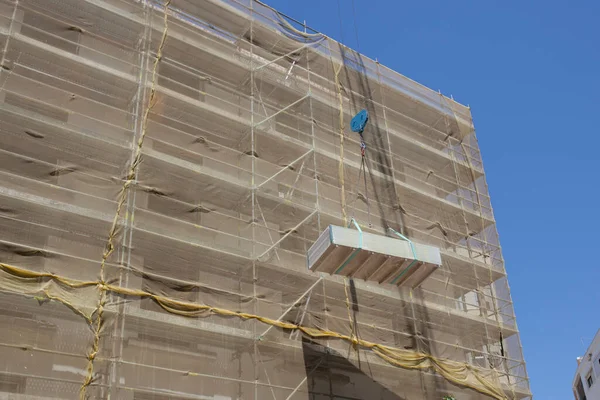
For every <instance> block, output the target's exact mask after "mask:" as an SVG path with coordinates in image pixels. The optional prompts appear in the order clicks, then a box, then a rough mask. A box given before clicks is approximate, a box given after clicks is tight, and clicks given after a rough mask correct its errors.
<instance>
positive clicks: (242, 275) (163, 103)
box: [0, 0, 531, 400]
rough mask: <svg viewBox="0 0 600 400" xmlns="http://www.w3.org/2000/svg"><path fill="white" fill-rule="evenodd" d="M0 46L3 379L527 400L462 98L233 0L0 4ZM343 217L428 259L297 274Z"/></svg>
mask: <svg viewBox="0 0 600 400" xmlns="http://www.w3.org/2000/svg"><path fill="white" fill-rule="evenodd" d="M0 49H1V51H2V52H1V60H0V141H1V143H0V218H1V221H2V229H1V230H0V316H1V319H0V330H1V332H2V335H1V338H2V339H0V397H2V398H27V399H63V398H64V399H68V398H80V399H84V398H90V399H96V398H97V399H108V398H111V399H128V400H134V399H135V400H138V399H140V400H142V399H143V400H158V399H161V400H162V399H218V400H229V399H256V400H259V399H260V400H263V399H274V400H279V399H314V400H324V399H385V400H392V399H408V400H412V399H442V398H444V397H445V396H451V397H453V398H455V399H457V400H458V399H460V400H464V399H485V398H495V399H524V398H529V397H530V396H531V394H530V392H529V384H528V377H527V373H526V370H525V363H524V360H523V355H522V351H521V345H520V340H519V334H518V330H517V325H516V322H515V316H514V311H513V306H512V301H511V297H510V290H509V286H508V281H507V278H506V273H505V269H504V263H503V259H502V254H501V249H500V245H499V241H498V235H497V232H496V227H495V221H494V216H493V213H492V208H491V203H490V199H489V194H488V190H487V185H486V182H485V176H484V171H483V166H482V161H481V155H480V152H479V148H478V145H477V140H476V137H475V132H474V128H473V125H472V119H471V113H470V110H469V108H468V107H465V106H463V105H460V104H458V103H456V102H455V101H454V100H452V99H450V98H447V97H445V96H443V95H442V94H440V93H438V92H434V91H432V90H430V89H427V88H425V87H423V86H421V85H419V84H417V83H415V82H413V81H411V80H410V79H408V78H405V77H403V76H402V75H400V74H398V73H396V72H394V71H392V70H390V69H388V68H386V67H385V66H383V65H380V64H379V63H377V62H375V61H373V60H370V59H368V58H366V57H364V56H362V55H361V54H358V53H357V52H355V51H353V50H351V49H349V48H347V47H345V46H343V45H341V44H340V43H338V42H336V41H334V40H332V39H330V38H328V37H327V36H325V35H323V34H321V33H318V32H315V31H313V30H311V29H310V28H308V27H306V26H305V25H303V24H299V23H297V22H296V21H294V20H292V19H290V18H288V17H286V16H284V15H282V14H280V13H278V12H277V11H275V10H274V9H272V8H270V7H269V6H267V5H265V4H263V3H261V2H259V1H255V0H245V1H243V0H202V1H197V0H171V1H168V0H0ZM363 109H365V110H367V112H368V114H369V121H368V123H367V126H366V129H365V131H364V132H363V136H362V139H361V136H359V135H358V134H356V133H353V132H351V130H350V127H349V124H350V120H351V118H352V117H353V116H354V115H355V114H356V113H358V112H359V111H360V110H363ZM361 142H362V144H363V145H364V147H363V149H364V155H363V154H362V153H361ZM363 161H364V163H363ZM351 219H354V220H355V221H356V222H357V223H358V224H359V225H360V227H361V228H362V229H363V230H364V231H365V232H371V233H376V234H381V235H385V234H387V233H388V232H389V228H392V229H394V230H395V231H397V232H400V233H401V234H402V235H404V236H406V237H407V238H409V239H410V240H412V241H414V242H415V243H422V244H427V245H431V246H435V247H437V248H439V249H440V251H441V255H442V266H441V267H440V268H439V269H437V270H436V272H435V273H434V274H433V275H432V276H430V277H429V278H427V279H426V280H425V281H424V282H423V284H422V285H420V286H419V287H418V288H414V289H413V288H410V287H404V286H400V287H396V286H393V285H389V284H379V283H378V282H370V281H363V280H361V279H353V278H351V277H350V278H346V277H341V276H336V275H328V274H319V273H314V272H311V271H309V270H308V269H307V260H306V254H307V251H308V249H309V247H310V246H311V245H312V244H313V243H314V241H315V240H316V239H317V237H318V236H319V235H320V233H321V232H323V230H324V229H325V228H326V227H327V226H328V225H338V226H346V225H348V223H349V221H350V220H351Z"/></svg>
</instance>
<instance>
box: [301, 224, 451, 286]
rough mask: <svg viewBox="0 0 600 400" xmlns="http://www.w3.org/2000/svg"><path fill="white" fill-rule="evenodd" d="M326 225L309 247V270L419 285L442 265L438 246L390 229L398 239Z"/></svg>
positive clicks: (399, 284) (358, 228)
mask: <svg viewBox="0 0 600 400" xmlns="http://www.w3.org/2000/svg"><path fill="white" fill-rule="evenodd" d="M351 223H352V224H354V226H355V227H356V228H357V229H351V228H344V227H340V226H335V225H329V226H328V227H327V229H325V230H324V231H323V232H322V233H321V235H320V236H319V238H318V239H317V241H316V242H315V243H314V244H313V245H312V246H311V248H310V249H309V250H308V268H309V269H310V270H312V271H318V272H326V273H329V274H334V275H342V276H347V277H352V278H357V279H363V280H365V281H374V282H378V283H390V284H392V285H396V286H401V285H402V286H408V287H413V288H414V287H417V286H419V285H420V284H421V283H422V282H423V281H424V280H425V279H426V278H427V277H428V276H429V275H431V274H432V273H433V272H434V271H435V270H436V269H437V268H438V267H439V266H440V265H441V264H442V259H441V256H440V250H439V249H438V248H437V247H433V246H427V245H424V244H418V243H413V242H412V241H410V240H408V239H407V238H406V237H405V236H403V235H401V234H400V233H398V232H396V231H394V230H390V231H391V233H392V234H395V235H397V236H398V237H399V239H396V238H392V237H387V236H382V235H377V234H373V233H368V232H363V231H362V229H360V226H359V225H358V224H357V223H356V221H354V219H353V220H352V222H351Z"/></svg>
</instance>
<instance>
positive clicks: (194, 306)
mask: <svg viewBox="0 0 600 400" xmlns="http://www.w3.org/2000/svg"><path fill="white" fill-rule="evenodd" d="M0 270H1V271H4V272H6V273H8V274H10V275H11V276H13V277H16V278H19V280H20V281H31V282H32V283H39V282H40V280H52V281H54V282H56V283H57V284H59V285H61V286H64V287H68V288H73V289H82V288H86V287H90V286H94V285H96V286H98V287H100V288H101V289H102V292H109V291H110V292H112V293H115V294H119V295H124V296H133V297H139V298H147V299H152V300H153V301H155V302H156V303H157V304H158V305H159V306H160V307H162V308H163V309H164V310H165V311H167V312H169V313H172V314H176V315H181V316H184V317H187V318H198V317H204V316H209V315H221V316H226V317H237V318H241V319H245V320H250V319H253V320H257V321H260V322H262V323H264V324H266V325H271V326H274V327H278V328H281V329H287V330H292V331H300V332H302V333H304V334H306V335H307V336H309V337H311V338H334V339H339V340H344V341H346V342H348V343H351V344H352V345H353V346H355V347H358V346H360V347H362V348H365V349H368V350H371V351H373V353H374V354H375V355H377V356H378V357H380V358H381V359H382V360H384V361H386V362H388V363H389V364H391V365H394V366H397V367H401V368H405V369H413V370H432V371H434V372H436V373H438V374H439V375H441V376H443V377H444V378H445V379H447V380H448V381H450V382H452V383H455V384H457V385H461V386H464V387H468V388H471V389H473V390H476V391H478V392H480V393H483V394H486V395H489V396H491V397H493V398H495V399H498V400H506V396H505V395H504V392H503V391H502V388H501V387H500V385H499V384H496V383H495V382H493V381H491V380H489V379H487V378H486V377H485V376H484V371H483V370H480V369H478V368H475V367H474V366H472V365H469V364H467V363H461V362H458V361H453V360H447V359H441V358H436V357H434V356H432V355H430V354H425V353H421V352H416V351H413V350H406V349H399V348H395V347H390V346H385V345H381V344H378V343H374V342H370V341H367V340H364V339H360V338H358V337H357V336H356V335H354V334H353V333H352V334H351V335H350V336H349V335H344V334H341V333H338V332H335V331H330V330H327V329H318V328H311V327H307V326H302V325H299V324H294V323H290V322H284V321H279V320H275V319H272V318H267V317H263V316H260V315H256V314H249V313H243V312H239V311H232V310H228V309H225V308H221V307H213V306H210V305H206V304H199V303H194V302H188V301H181V300H175V299H171V298H169V297H166V296H161V295H157V294H154V293H150V292H148V291H144V290H138V289H130V288H125V287H121V286H118V285H113V284H106V285H104V284H102V283H101V282H99V281H78V280H74V279H68V278H62V277H58V276H57V275H55V274H48V273H39V272H34V271H28V270H24V269H22V268H19V267H16V266H12V265H8V264H0ZM0 282H1V280H0ZM5 290H6V289H5ZM9 290H10V289H9ZM12 291H13V292H16V293H21V292H18V291H16V290H12ZM52 299H53V300H56V301H59V302H61V303H63V304H67V305H70V308H72V309H74V310H75V311H77V312H78V313H79V314H80V315H83V316H85V314H84V312H83V311H82V310H78V309H77V307H76V306H75V305H73V304H72V302H71V301H70V300H69V299H63V298H60V297H58V296H54V297H53V298H52ZM97 351H98V349H97V343H96V341H94V347H93V353H92V354H91V355H93V356H94V357H95V356H96V354H97ZM91 355H90V357H91ZM92 372H93V370H92ZM470 377H472V378H473V379H474V380H475V381H476V382H477V383H473V382H471V381H469V378H470ZM86 382H87V379H86ZM88 385H89V383H88Z"/></svg>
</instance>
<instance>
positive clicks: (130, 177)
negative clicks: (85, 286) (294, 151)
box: [79, 0, 171, 400]
mask: <svg viewBox="0 0 600 400" xmlns="http://www.w3.org/2000/svg"><path fill="white" fill-rule="evenodd" d="M170 4H171V0H167V1H166V3H165V5H164V9H163V12H164V30H163V33H162V37H161V40H160V44H159V46H158V50H157V52H156V59H155V60H154V65H153V68H152V78H151V87H150V98H149V99H148V106H147V107H146V110H145V112H144V115H143V118H142V130H141V134H140V138H139V139H138V142H137V146H136V149H135V156H134V158H133V161H132V163H131V167H130V168H129V173H128V174H127V176H126V177H125V182H124V183H123V187H122V188H121V190H120V192H119V195H118V200H117V209H116V212H115V217H114V219H113V222H112V225H111V228H110V232H109V234H108V241H107V245H106V249H105V250H104V253H103V254H102V262H101V264H100V282H98V288H99V289H100V298H99V300H98V306H97V308H96V321H95V322H96V323H95V327H94V340H93V342H92V350H91V351H90V353H89V354H88V364H87V368H86V377H85V379H84V381H83V384H82V385H81V388H80V391H79V398H80V400H84V399H85V398H86V391H87V387H88V386H89V385H90V384H91V383H92V381H93V377H94V359H95V358H96V355H97V354H98V351H99V347H100V331H101V329H102V316H103V313H104V306H105V305H106V280H105V276H104V270H105V265H106V260H108V258H109V257H110V255H111V254H112V252H113V251H114V248H115V246H114V243H113V240H114V238H115V236H116V235H117V229H118V226H119V217H120V215H121V210H122V208H123V205H124V204H125V200H126V199H127V189H128V188H129V187H130V186H131V184H132V182H133V181H134V179H135V176H136V172H137V168H138V166H139V164H140V163H141V161H142V145H143V144H144V139H145V137H146V130H147V127H148V117H149V115H150V112H151V111H152V108H153V107H154V105H155V104H156V81H157V79H156V78H157V71H158V63H159V62H160V60H161V58H162V51H163V47H164V45H165V42H166V40H167V34H168V28H169V26H168V10H169V5H170Z"/></svg>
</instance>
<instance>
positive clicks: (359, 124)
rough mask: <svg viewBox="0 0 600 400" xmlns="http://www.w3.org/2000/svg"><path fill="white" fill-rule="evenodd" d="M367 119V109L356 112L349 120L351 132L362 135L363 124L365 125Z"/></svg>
mask: <svg viewBox="0 0 600 400" xmlns="http://www.w3.org/2000/svg"><path fill="white" fill-rule="evenodd" d="M368 120H369V113H368V112H367V110H360V111H359V112H358V114H356V115H355V116H354V117H353V118H352V120H351V121H350V129H352V132H356V133H359V134H360V135H361V136H362V133H363V131H364V130H365V126H367V121H368Z"/></svg>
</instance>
